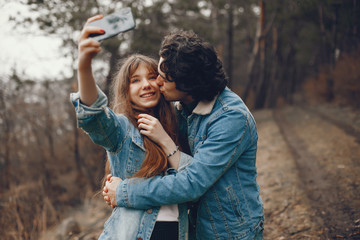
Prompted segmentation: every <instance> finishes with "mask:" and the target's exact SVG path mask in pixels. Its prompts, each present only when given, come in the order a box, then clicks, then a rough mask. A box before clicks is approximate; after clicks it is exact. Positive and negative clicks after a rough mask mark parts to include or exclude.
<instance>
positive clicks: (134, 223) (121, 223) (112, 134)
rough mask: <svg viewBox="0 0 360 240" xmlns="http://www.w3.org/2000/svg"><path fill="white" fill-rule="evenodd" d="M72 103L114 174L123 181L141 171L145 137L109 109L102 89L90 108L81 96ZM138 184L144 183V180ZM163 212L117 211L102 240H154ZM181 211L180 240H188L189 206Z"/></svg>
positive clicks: (181, 206)
mask: <svg viewBox="0 0 360 240" xmlns="http://www.w3.org/2000/svg"><path fill="white" fill-rule="evenodd" d="M70 99H71V101H72V103H73V105H74V106H75V111H76V116H77V119H78V126H79V127H80V128H82V129H83V130H84V131H85V132H86V133H87V134H88V135H89V136H90V138H91V139H92V141H93V142H94V143H96V144H98V145H100V146H102V147H104V148H105V150H106V151H107V155H108V158H109V162H110V170H111V174H112V175H113V176H117V177H120V178H122V179H126V178H130V177H131V176H132V175H133V174H134V173H135V172H137V171H138V170H139V169H140V167H141V164H142V163H143V160H144V159H145V155H146V152H145V149H144V142H143V137H142V136H141V134H140V132H139V131H138V129H137V128H135V127H134V125H133V124H131V122H130V121H129V120H128V118H127V117H125V116H124V115H122V114H119V115H116V114H115V113H114V112H112V111H111V110H110V109H109V108H108V107H107V103H108V101H107V97H106V95H105V94H104V93H103V92H102V91H101V90H100V88H98V99H97V100H96V102H95V103H94V104H93V105H92V106H90V107H88V106H85V105H83V104H81V103H80V100H79V93H73V94H71V95H70ZM189 158H190V157H189V156H188V155H186V154H183V153H181V159H182V160H181V163H184V162H188V160H189ZM183 167H184V166H183V165H182V168H183ZM179 169H180V168H179ZM168 172H174V171H168ZM175 173H176V172H175ZM137 180H138V181H141V179H137ZM159 208H160V207H149V208H148V209H146V210H136V209H127V208H123V207H115V208H114V209H113V212H112V214H111V216H110V218H109V219H108V220H107V222H106V223H105V225H104V231H103V233H102V234H101V235H100V238H99V239H116V240H132V239H143V240H148V239H150V236H151V233H152V230H153V228H154V225H155V222H156V218H157V215H158V212H159ZM178 208H179V239H187V235H188V215H187V206H186V204H179V205H178Z"/></svg>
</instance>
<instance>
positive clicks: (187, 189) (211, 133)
mask: <svg viewBox="0 0 360 240" xmlns="http://www.w3.org/2000/svg"><path fill="white" fill-rule="evenodd" d="M250 118H251V117H250V114H246V113H243V112H241V111H237V110H228V111H227V112H225V113H223V114H222V115H221V116H219V117H218V118H217V119H215V120H214V121H213V122H212V123H211V124H210V126H209V128H208V130H207V138H206V139H205V140H204V141H203V143H202V144H201V146H200V147H199V148H198V150H196V152H195V154H194V158H193V162H192V163H191V164H190V165H189V166H187V168H186V169H185V170H184V171H182V172H179V173H177V174H176V175H169V176H165V177H161V176H156V177H153V178H150V179H146V180H144V179H137V178H132V179H126V180H124V181H122V182H120V183H119V185H118V186H117V189H116V204H117V205H118V206H122V207H130V208H138V209H147V208H150V207H153V206H161V205H167V204H175V203H183V202H188V201H192V200H195V199H198V198H199V197H200V196H202V195H203V194H204V193H205V192H206V191H207V190H208V189H209V188H210V187H211V186H212V185H213V184H214V183H215V182H216V181H217V180H218V179H219V178H220V177H221V176H222V175H223V174H224V173H225V172H226V171H227V170H228V169H229V168H230V167H231V166H232V165H233V164H234V163H235V162H236V161H237V160H238V159H239V157H240V155H241V154H242V153H243V152H244V151H245V150H246V149H247V148H248V147H249V145H250V144H252V136H251V133H250V131H251V129H249V128H250V124H249V121H250ZM225 123H226V124H225Z"/></svg>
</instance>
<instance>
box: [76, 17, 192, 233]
mask: <svg viewBox="0 0 360 240" xmlns="http://www.w3.org/2000/svg"><path fill="white" fill-rule="evenodd" d="M100 18H102V16H101V15H98V16H95V17H92V18H90V19H88V21H87V23H89V22H92V21H94V20H97V19H100ZM101 33H104V31H103V30H102V29H100V28H98V27H93V26H88V25H87V24H86V25H85V27H84V28H83V30H82V32H81V36H80V39H79V63H78V84H79V92H78V93H76V94H71V100H72V102H73V104H74V106H75V108H76V114H77V118H78V125H79V127H81V128H82V129H83V130H84V131H85V132H87V133H88V134H89V136H90V138H91V139H92V140H93V141H94V142H95V143H96V144H99V145H101V146H102V147H104V148H105V150H106V151H107V156H108V160H109V163H110V170H111V175H112V176H115V177H120V178H130V177H137V178H139V179H141V178H147V177H152V176H155V175H159V174H167V169H168V168H169V167H175V168H176V167H177V166H178V164H179V161H180V156H184V157H186V156H185V155H183V154H182V153H180V152H179V151H178V148H179V147H178V146H177V145H176V144H175V142H174V141H173V139H174V140H175V141H176V134H175V132H176V131H175V129H176V128H177V127H176V120H175V119H176V118H175V116H174V114H173V110H172V106H171V105H170V104H169V103H168V102H166V101H165V100H164V99H163V97H162V95H161V94H160V90H159V86H158V85H157V84H156V78H157V63H156V61H154V60H153V59H151V58H148V57H146V56H143V55H139V54H135V55H132V56H130V57H128V58H127V59H126V60H125V61H124V63H123V64H122V66H121V68H120V70H119V72H118V74H117V75H116V77H115V79H114V85H113V88H112V89H113V92H114V98H113V99H114V100H113V104H112V105H113V110H111V109H109V108H108V107H107V97H106V96H105V94H104V93H103V92H102V91H101V90H100V89H99V88H98V87H97V86H96V83H95V80H94V77H93V75H92V70H91V61H92V58H93V57H95V56H96V54H97V53H98V52H99V51H100V50H101V48H100V44H99V43H98V42H97V41H95V40H93V39H91V38H88V37H89V35H90V34H101ZM140 114H141V115H140ZM137 116H141V117H142V119H143V120H141V121H140V122H139V123H137V118H138V117H137ZM144 119H146V120H145V121H144ZM157 119H159V121H160V122H161V123H162V124H163V125H162V127H158V128H157V131H158V134H159V136H161V137H160V138H159V139H158V141H157V144H155V143H154V142H153V141H151V140H150V139H149V138H147V137H144V136H143V135H141V133H140V131H139V128H141V129H142V131H145V132H146V131H147V129H148V127H147V126H149V125H148V124H149V123H151V122H157ZM138 124H139V126H138ZM168 134H169V135H170V136H169V135H168ZM170 172H172V171H170ZM155 223H156V224H155ZM187 225H188V223H187V209H186V206H185V205H184V204H183V205H179V206H177V205H169V206H162V207H160V208H153V209H148V210H135V209H126V208H118V207H115V208H114V210H113V213H112V215H111V217H110V218H109V219H108V221H107V222H106V223H105V225H104V231H103V233H102V234H101V235H100V238H99V239H124V240H131V239H144V240H145V239H151V240H155V239H185V238H186V236H187V228H188V226H187ZM163 229H165V232H163Z"/></svg>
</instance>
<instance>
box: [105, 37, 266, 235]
mask: <svg viewBox="0 0 360 240" xmlns="http://www.w3.org/2000/svg"><path fill="white" fill-rule="evenodd" d="M158 70H159V76H158V79H157V81H158V84H159V85H160V90H161V92H162V94H163V95H164V97H165V98H166V100H168V101H179V102H176V103H175V107H176V110H177V116H178V120H179V126H180V132H181V135H182V137H186V138H188V142H189V147H190V151H191V153H192V155H193V159H192V162H191V164H190V165H188V166H187V167H186V169H185V170H184V171H179V172H178V173H177V174H174V175H168V176H163V177H162V176H156V177H153V178H149V179H145V180H144V181H136V179H126V180H123V181H121V182H120V181H110V182H107V185H106V188H107V189H106V191H107V193H104V194H105V195H104V199H107V197H108V196H109V197H110V200H111V204H112V205H118V206H122V207H128V208H138V209H150V208H152V207H154V206H162V205H168V204H175V203H183V202H191V201H196V200H198V202H197V212H195V213H192V214H190V215H192V216H194V215H195V216H194V217H196V221H193V222H192V223H193V224H194V223H196V239H206V240H209V239H262V230H263V222H264V213H263V205H262V201H261V198H260V194H259V187H258V184H257V182H256V176H257V171H256V165H255V162H256V150H257V138H258V137H257V130H256V125H255V121H254V118H253V116H252V115H251V113H250V112H249V110H248V108H247V107H246V105H245V104H244V102H243V101H242V100H241V99H240V98H239V97H238V96H237V95H236V94H235V93H233V92H232V91H230V90H229V89H228V88H227V87H226V83H227V80H226V77H225V74H224V71H223V67H222V63H221V61H220V60H219V58H218V56H217V54H216V52H215V50H214V48H213V47H212V46H211V45H210V44H209V43H207V42H204V41H203V40H202V39H200V38H199V37H198V36H197V35H195V34H194V33H193V32H191V31H190V32H186V31H178V32H176V33H173V34H170V35H168V36H166V37H165V39H164V41H163V42H162V45H161V49H160V61H159V67H158ZM180 165H182V164H180ZM115 197H116V198H115Z"/></svg>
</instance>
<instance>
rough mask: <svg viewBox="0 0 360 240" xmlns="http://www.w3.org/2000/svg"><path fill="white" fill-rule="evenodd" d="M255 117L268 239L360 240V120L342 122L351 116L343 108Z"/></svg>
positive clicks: (294, 110) (265, 113) (289, 110)
mask: <svg viewBox="0 0 360 240" xmlns="http://www.w3.org/2000/svg"><path fill="white" fill-rule="evenodd" d="M254 115H255V118H256V120H257V123H258V128H259V136H260V140H259V157H258V166H259V184H260V186H261V188H262V189H263V194H262V196H263V198H264V204H265V211H266V216H267V221H266V224H267V229H266V231H265V238H266V239H360V194H359V193H360V191H359V190H360V188H359V186H360V178H359V173H360V166H359V164H360V147H359V136H360V135H358V132H357V127H356V124H348V123H347V122H346V121H348V119H347V120H346V121H345V120H342V119H341V117H343V118H346V115H340V114H339V112H338V114H337V115H336V114H334V111H326V110H322V112H320V111H319V110H318V109H314V108H309V107H307V108H304V107H302V108H299V107H288V108H284V109H281V110H279V109H278V110H275V111H270V110H268V111H260V112H256V113H255V114H254ZM355 116H360V115H355ZM284 183H286V185H285V186H284ZM290 192H292V194H290ZM274 198H276V199H279V200H277V201H274ZM278 201H282V204H276V202H278ZM281 207H282V209H281ZM282 229H283V230H282Z"/></svg>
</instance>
